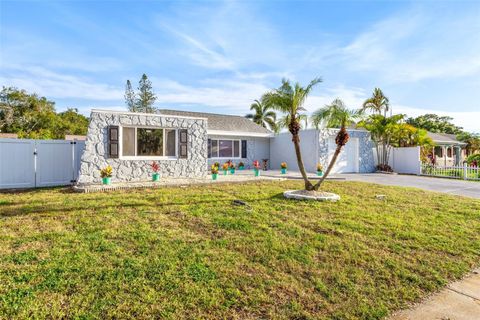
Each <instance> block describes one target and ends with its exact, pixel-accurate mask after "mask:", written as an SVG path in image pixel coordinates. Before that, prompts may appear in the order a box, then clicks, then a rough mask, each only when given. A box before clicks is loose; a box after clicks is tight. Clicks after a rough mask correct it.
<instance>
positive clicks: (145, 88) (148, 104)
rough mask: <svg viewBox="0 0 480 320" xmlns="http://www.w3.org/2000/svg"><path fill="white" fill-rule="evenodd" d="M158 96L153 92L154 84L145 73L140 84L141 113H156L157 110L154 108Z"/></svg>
mask: <svg viewBox="0 0 480 320" xmlns="http://www.w3.org/2000/svg"><path fill="white" fill-rule="evenodd" d="M156 100H157V96H156V95H155V93H154V92H153V88H152V82H151V81H150V80H148V77H147V75H146V74H145V73H144V74H143V75H142V78H141V79H140V81H139V82H138V109H139V111H140V112H145V113H154V112H156V111H157V109H156V108H155V107H154V106H153V104H154V103H155V101H156Z"/></svg>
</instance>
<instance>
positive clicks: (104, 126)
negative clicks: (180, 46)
mask: <svg viewBox="0 0 480 320" xmlns="http://www.w3.org/2000/svg"><path fill="white" fill-rule="evenodd" d="M336 132H337V130H336V129H323V130H304V131H302V132H301V148H302V151H303V152H304V156H303V159H304V162H305V165H306V168H307V170H308V171H309V172H315V170H316V164H317V163H318V162H320V163H322V164H323V165H324V167H326V165H327V161H328V160H329V158H330V157H331V156H332V154H333V151H334V149H335V141H334V136H335V134H336ZM349 132H350V134H351V139H350V141H349V142H348V143H347V145H346V146H345V149H344V151H343V152H342V154H341V155H340V157H339V160H338V162H337V165H336V166H335V168H334V172H372V171H374V168H375V164H374V159H373V151H372V149H373V145H372V142H371V141H370V135H369V133H368V132H366V131H363V130H349ZM262 159H269V164H270V168H272V169H278V168H279V167H280V163H281V162H283V161H286V162H287V163H288V165H289V168H290V169H292V170H296V169H297V168H296V163H297V161H296V157H295V152H294V147H293V143H292V141H291V135H290V133H281V134H279V135H274V134H273V133H272V132H270V131H269V130H267V129H265V128H263V127H262V126H259V125H257V124H255V123H253V122H252V121H250V120H248V119H246V118H244V117H242V116H230V115H221V114H213V113H203V112H202V113H201V112H185V111H177V110H159V112H158V113H157V114H145V113H130V112H121V111H103V110H93V111H92V113H91V116H90V124H89V128H88V134H87V139H86V144H85V151H84V153H83V156H82V160H81V167H80V175H79V179H78V182H79V183H92V182H99V181H100V169H101V168H103V167H105V166H107V165H111V166H112V168H113V180H114V181H134V180H147V179H149V178H150V177H151V174H152V172H151V169H150V164H151V163H152V161H157V162H158V163H159V165H160V168H161V169H160V172H161V175H163V176H168V177H202V176H206V175H207V174H208V172H209V167H210V166H211V165H212V164H213V163H214V162H219V163H223V162H225V161H227V160H232V161H233V162H234V163H235V164H237V165H238V163H239V162H244V164H245V166H246V168H250V167H251V165H252V162H253V161H254V160H259V161H262Z"/></svg>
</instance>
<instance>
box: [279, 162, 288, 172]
mask: <svg viewBox="0 0 480 320" xmlns="http://www.w3.org/2000/svg"><path fill="white" fill-rule="evenodd" d="M280 169H281V170H282V174H286V173H287V163H286V162H282V163H280Z"/></svg>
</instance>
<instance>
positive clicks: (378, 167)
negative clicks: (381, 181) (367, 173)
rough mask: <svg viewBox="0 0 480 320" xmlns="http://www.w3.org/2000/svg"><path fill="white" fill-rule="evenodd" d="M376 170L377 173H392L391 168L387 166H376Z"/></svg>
mask: <svg viewBox="0 0 480 320" xmlns="http://www.w3.org/2000/svg"><path fill="white" fill-rule="evenodd" d="M377 170H378V171H385V172H393V169H392V167H390V166H389V165H388V164H379V165H377Z"/></svg>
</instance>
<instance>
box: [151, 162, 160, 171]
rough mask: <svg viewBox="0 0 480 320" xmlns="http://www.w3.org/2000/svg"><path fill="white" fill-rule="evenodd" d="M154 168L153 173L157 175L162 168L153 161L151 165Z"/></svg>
mask: <svg viewBox="0 0 480 320" xmlns="http://www.w3.org/2000/svg"><path fill="white" fill-rule="evenodd" d="M150 167H152V170H153V172H155V173H157V172H158V171H160V166H159V164H158V163H157V162H155V161H153V162H152V164H151V165H150Z"/></svg>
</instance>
